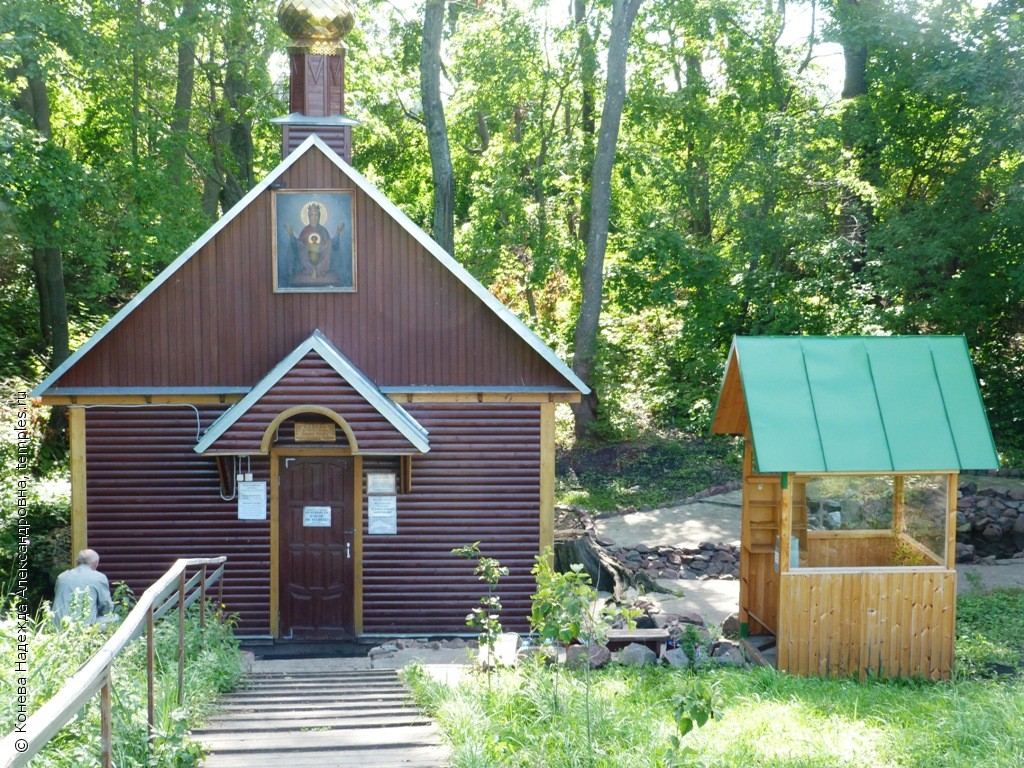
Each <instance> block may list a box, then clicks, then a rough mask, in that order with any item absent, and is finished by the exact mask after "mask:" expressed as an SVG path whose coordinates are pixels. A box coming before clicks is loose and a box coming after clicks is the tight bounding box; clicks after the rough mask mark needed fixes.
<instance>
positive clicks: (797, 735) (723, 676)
mask: <svg viewBox="0 0 1024 768" xmlns="http://www.w3.org/2000/svg"><path fill="white" fill-rule="evenodd" d="M959 610H960V619H961V621H960V625H959V627H958V634H959V640H958V648H957V673H956V674H955V676H954V680H953V681H950V682H946V683H928V682H920V681H884V680H868V681H866V682H863V683H861V682H858V681H856V680H850V679H820V678H798V677H792V676H789V675H785V674H781V673H779V672H776V671H775V670H773V669H764V668H762V669H753V670H741V669H730V668H719V667H713V668H708V669H705V670H702V671H700V672H691V671H678V670H670V669H662V668H647V669H634V668H626V667H616V666H611V667H608V668H606V669H604V670H600V671H597V672H595V673H593V675H592V685H593V690H592V693H591V696H592V701H593V702H594V712H595V723H596V725H595V728H594V733H595V739H594V743H593V744H590V743H588V742H587V740H586V736H585V734H586V725H585V719H584V717H585V715H584V707H583V690H584V688H583V686H584V682H583V676H582V673H573V672H570V671H565V670H562V671H561V672H560V674H559V676H558V679H557V690H556V678H555V676H554V674H553V672H552V670H551V669H550V668H543V667H540V668H538V667H521V668H518V669H513V670H505V671H501V672H499V673H497V674H496V675H495V676H494V678H493V682H492V685H491V687H490V688H488V686H487V685H486V684H484V683H483V682H482V681H481V680H478V679H477V678H475V677H474V676H471V677H470V678H468V680H466V681H464V682H463V683H461V684H460V685H459V686H457V687H454V688H451V687H448V686H445V685H443V684H440V683H437V682H435V681H433V680H431V679H430V678H429V677H428V676H427V675H425V674H424V673H423V672H422V671H418V670H412V671H410V673H409V675H408V679H409V681H410V683H411V685H412V687H413V690H414V694H415V696H416V698H417V700H418V701H419V702H420V703H421V704H422V705H423V706H425V707H426V708H427V709H428V711H429V712H430V713H431V714H432V715H433V716H434V717H436V718H437V720H438V722H439V723H440V725H441V728H442V730H443V732H444V733H445V735H446V737H447V738H448V739H449V741H450V742H451V745H452V754H453V759H452V765H453V766H454V767H455V768H484V767H485V766H487V767H490V766H515V767H520V766H521V767H522V768H533V766H538V765H543V766H546V767H547V768H576V767H577V766H579V767H582V766H594V767H596V768H620V767H621V766H630V767H631V768H633V767H635V768H643V767H645V766H650V767H651V768H655V767H660V766H676V765H687V766H726V767H727V766H737V768H739V767H740V766H743V767H746V766H773V767H776V768H832V767H833V766H834V767H836V768H846V767H847V766H848V767H849V768H854V767H856V768H874V767H876V766H877V768H883V767H884V768H891V767H894V766H899V767H901V768H902V767H904V766H906V767H908V768H909V767H913V768H954V767H956V768H959V767H961V766H962V767H963V768H967V767H968V766H970V767H971V768H974V767H975V766H980V767H991V768H1003V767H1004V766H1010V765H1022V764H1024V739H1022V738H1021V727H1022V724H1024V678H1021V677H1020V676H1007V677H1002V678H986V677H979V676H976V673H977V672H979V671H980V672H982V673H984V671H985V669H986V664H987V662H988V660H989V659H1001V660H1002V662H1001V663H1007V664H1008V665H1009V666H1013V667H1016V669H1017V670H1018V671H1024V657H1022V655H1021V651H1022V648H1021V646H1020V638H1022V637H1024V591H1020V590H1016V591H1005V590H1004V591H1002V592H1000V593H996V594H992V595H968V596H964V597H963V598H961V600H960V602H959ZM697 681H700V682H702V683H704V684H708V685H710V686H711V687H712V688H713V689H714V690H715V691H716V699H717V701H718V706H717V707H716V715H715V718H714V719H713V720H711V721H710V722H709V723H708V724H707V725H705V726H704V727H703V728H700V729H698V730H696V731H694V732H691V733H690V734H688V735H687V736H685V737H683V739H682V744H683V746H684V747H688V748H689V751H688V753H687V754H686V755H685V756H684V757H682V758H680V757H679V756H678V755H675V754H674V753H673V751H672V748H671V739H672V737H673V736H674V735H676V734H677V733H678V731H677V728H676V725H675V722H674V720H673V699H674V698H675V697H676V696H678V695H679V694H683V693H686V692H687V691H688V690H690V689H691V688H692V687H693V686H694V685H695V683H696V682H697Z"/></svg>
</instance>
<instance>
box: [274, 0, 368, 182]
mask: <svg viewBox="0 0 1024 768" xmlns="http://www.w3.org/2000/svg"><path fill="white" fill-rule="evenodd" d="M277 21H278V23H279V24H280V25H281V29H283V30H284V32H285V34H286V35H288V37H289V38H291V45H290V46H288V56H289V60H290V63H291V81H290V82H291V84H290V88H289V110H290V114H288V115H286V116H285V117H278V118H275V119H274V120H273V122H274V123H277V124H278V125H280V126H282V128H283V135H282V141H281V150H282V152H283V154H284V156H285V157H287V156H288V154H289V153H290V152H292V150H294V149H295V148H296V147H297V146H299V144H301V143H302V142H303V141H305V140H306V138H307V137H309V136H310V135H311V134H314V133H315V134H317V135H318V136H319V137H320V138H321V139H323V140H324V142H325V143H326V144H327V145H328V146H329V147H331V149H333V150H334V151H335V152H337V153H338V154H339V155H340V156H341V157H342V158H344V160H345V161H346V162H351V161H352V126H353V125H356V124H357V123H356V121H355V120H352V119H351V118H349V117H345V43H344V39H345V36H346V35H348V33H349V32H351V31H352V28H353V27H354V26H355V8H354V7H353V5H352V3H351V2H349V0H281V2H280V4H279V5H278V6H277Z"/></svg>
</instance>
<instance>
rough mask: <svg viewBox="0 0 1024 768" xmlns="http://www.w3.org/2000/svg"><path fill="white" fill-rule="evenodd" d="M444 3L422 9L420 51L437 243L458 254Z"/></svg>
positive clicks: (434, 0) (431, 2)
mask: <svg viewBox="0 0 1024 768" xmlns="http://www.w3.org/2000/svg"><path fill="white" fill-rule="evenodd" d="M444 9H445V0H427V2H426V5H425V6H424V8H423V48H422V49H421V51H420V94H421V96H422V99H423V123H424V125H425V126H426V129H427V148H428V149H429V151H430V168H431V171H432V174H433V180H434V227H433V234H434V240H436V241H437V242H438V244H439V245H440V246H441V247H442V248H444V249H445V250H446V251H448V253H455V175H454V173H453V171H452V155H451V150H450V148H449V146H448V127H447V125H446V124H445V119H444V105H443V104H442V103H441V33H442V30H443V28H444Z"/></svg>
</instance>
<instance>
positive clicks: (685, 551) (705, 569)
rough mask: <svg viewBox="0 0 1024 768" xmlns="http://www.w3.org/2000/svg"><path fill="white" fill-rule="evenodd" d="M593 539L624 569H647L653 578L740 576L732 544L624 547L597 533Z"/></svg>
mask: <svg viewBox="0 0 1024 768" xmlns="http://www.w3.org/2000/svg"><path fill="white" fill-rule="evenodd" d="M595 541H596V542H597V543H598V544H600V545H601V546H602V547H604V548H605V549H606V550H607V551H608V553H609V554H610V555H611V556H612V557H614V558H615V559H616V560H617V561H618V563H619V564H620V565H621V566H622V567H623V568H624V569H626V570H628V571H632V572H634V573H635V572H636V571H646V572H647V574H648V575H649V576H650V577H651V578H652V579H684V580H695V579H699V580H702V581H704V580H707V579H737V578H739V567H740V553H739V547H737V546H735V545H731V544H714V543H712V542H709V541H705V542H701V543H700V545H698V546H696V547H682V548H677V547H666V546H657V547H648V546H647V545H645V544H637V545H636V546H635V547H623V546H619V545H618V544H616V543H615V542H614V541H613V540H612V539H609V538H607V537H605V536H596V537H595Z"/></svg>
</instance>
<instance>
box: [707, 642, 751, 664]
mask: <svg viewBox="0 0 1024 768" xmlns="http://www.w3.org/2000/svg"><path fill="white" fill-rule="evenodd" d="M711 657H712V658H713V659H718V661H719V662H721V663H724V664H736V665H738V666H745V665H746V663H747V658H746V656H744V655H743V649H742V648H741V647H740V645H739V644H738V643H734V642H733V641H731V640H719V641H718V642H717V643H715V644H714V645H712V646H711Z"/></svg>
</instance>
